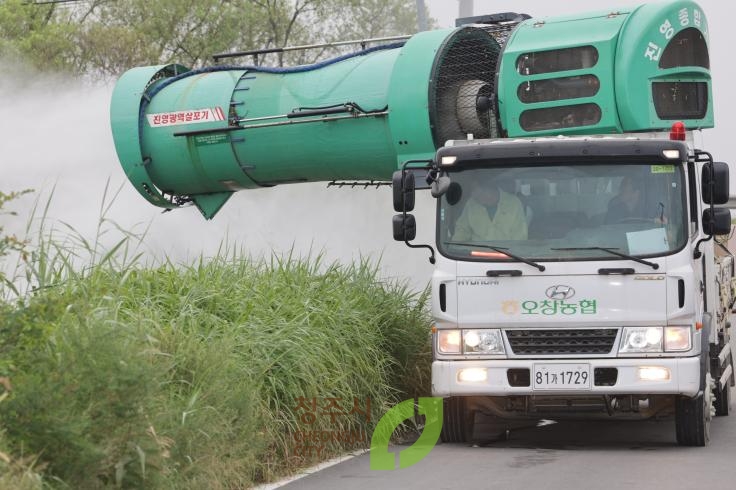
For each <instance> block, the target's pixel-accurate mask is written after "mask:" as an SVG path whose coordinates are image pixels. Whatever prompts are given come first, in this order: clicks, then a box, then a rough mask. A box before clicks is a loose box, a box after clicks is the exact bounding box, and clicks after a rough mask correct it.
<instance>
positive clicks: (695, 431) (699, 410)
mask: <svg viewBox="0 0 736 490" xmlns="http://www.w3.org/2000/svg"><path fill="white" fill-rule="evenodd" d="M714 388H715V381H713V378H712V377H711V375H710V370H708V371H707V372H706V373H705V388H704V389H703V393H702V394H700V395H698V396H696V397H695V398H689V397H686V396H678V397H677V398H676V400H675V431H676V432H677V443H678V444H679V445H681V446H707V445H708V443H709V442H710V421H711V419H712V418H713V415H715V407H714V406H713V402H714V399H715V397H714V396H713V391H714Z"/></svg>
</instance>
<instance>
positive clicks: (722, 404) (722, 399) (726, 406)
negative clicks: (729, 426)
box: [713, 382, 731, 417]
mask: <svg viewBox="0 0 736 490" xmlns="http://www.w3.org/2000/svg"><path fill="white" fill-rule="evenodd" d="M730 391H731V383H730V382H729V383H726V386H724V387H723V389H722V390H721V389H718V388H716V392H715V400H714V402H713V404H714V405H715V407H716V416H718V417H727V416H728V414H729V412H730V411H731V393H730Z"/></svg>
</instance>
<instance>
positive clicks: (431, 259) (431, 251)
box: [401, 160, 436, 265]
mask: <svg viewBox="0 0 736 490" xmlns="http://www.w3.org/2000/svg"><path fill="white" fill-rule="evenodd" d="M410 163H427V160H407V161H405V162H404V165H403V166H402V167H401V182H402V186H401V187H402V192H404V191H403V187H404V186H403V182H404V177H405V176H406V167H407V166H408V165H409V164H410ZM402 202H403V204H404V205H403V206H402V207H403V208H404V209H402V210H401V211H402V214H403V215H404V222H406V199H402ZM404 236H406V231H404ZM404 243H405V244H406V246H407V247H409V248H426V249H428V250H429V263H430V264H432V265H434V263H435V262H436V260H435V257H434V248H433V247H432V246H431V245H414V244H412V243H409V240H404Z"/></svg>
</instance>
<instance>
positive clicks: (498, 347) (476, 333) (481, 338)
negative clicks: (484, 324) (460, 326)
mask: <svg viewBox="0 0 736 490" xmlns="http://www.w3.org/2000/svg"><path fill="white" fill-rule="evenodd" d="M463 353H464V354H503V353H504V349H503V339H502V338H501V331H500V330H495V329H487V330H463Z"/></svg>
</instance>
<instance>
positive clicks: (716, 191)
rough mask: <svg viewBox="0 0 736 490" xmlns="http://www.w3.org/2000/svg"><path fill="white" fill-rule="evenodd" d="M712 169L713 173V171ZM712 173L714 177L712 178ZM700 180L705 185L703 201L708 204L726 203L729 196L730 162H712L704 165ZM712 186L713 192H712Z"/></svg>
mask: <svg viewBox="0 0 736 490" xmlns="http://www.w3.org/2000/svg"><path fill="white" fill-rule="evenodd" d="M711 165H712V167H711ZM711 170H712V173H711ZM711 175H712V179H711ZM700 182H701V184H702V186H703V202H704V203H706V204H726V203H727V202H728V197H729V188H728V164H727V163H724V162H712V163H708V164H706V165H704V166H703V173H702V174H701V179H700ZM711 187H712V194H711Z"/></svg>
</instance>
